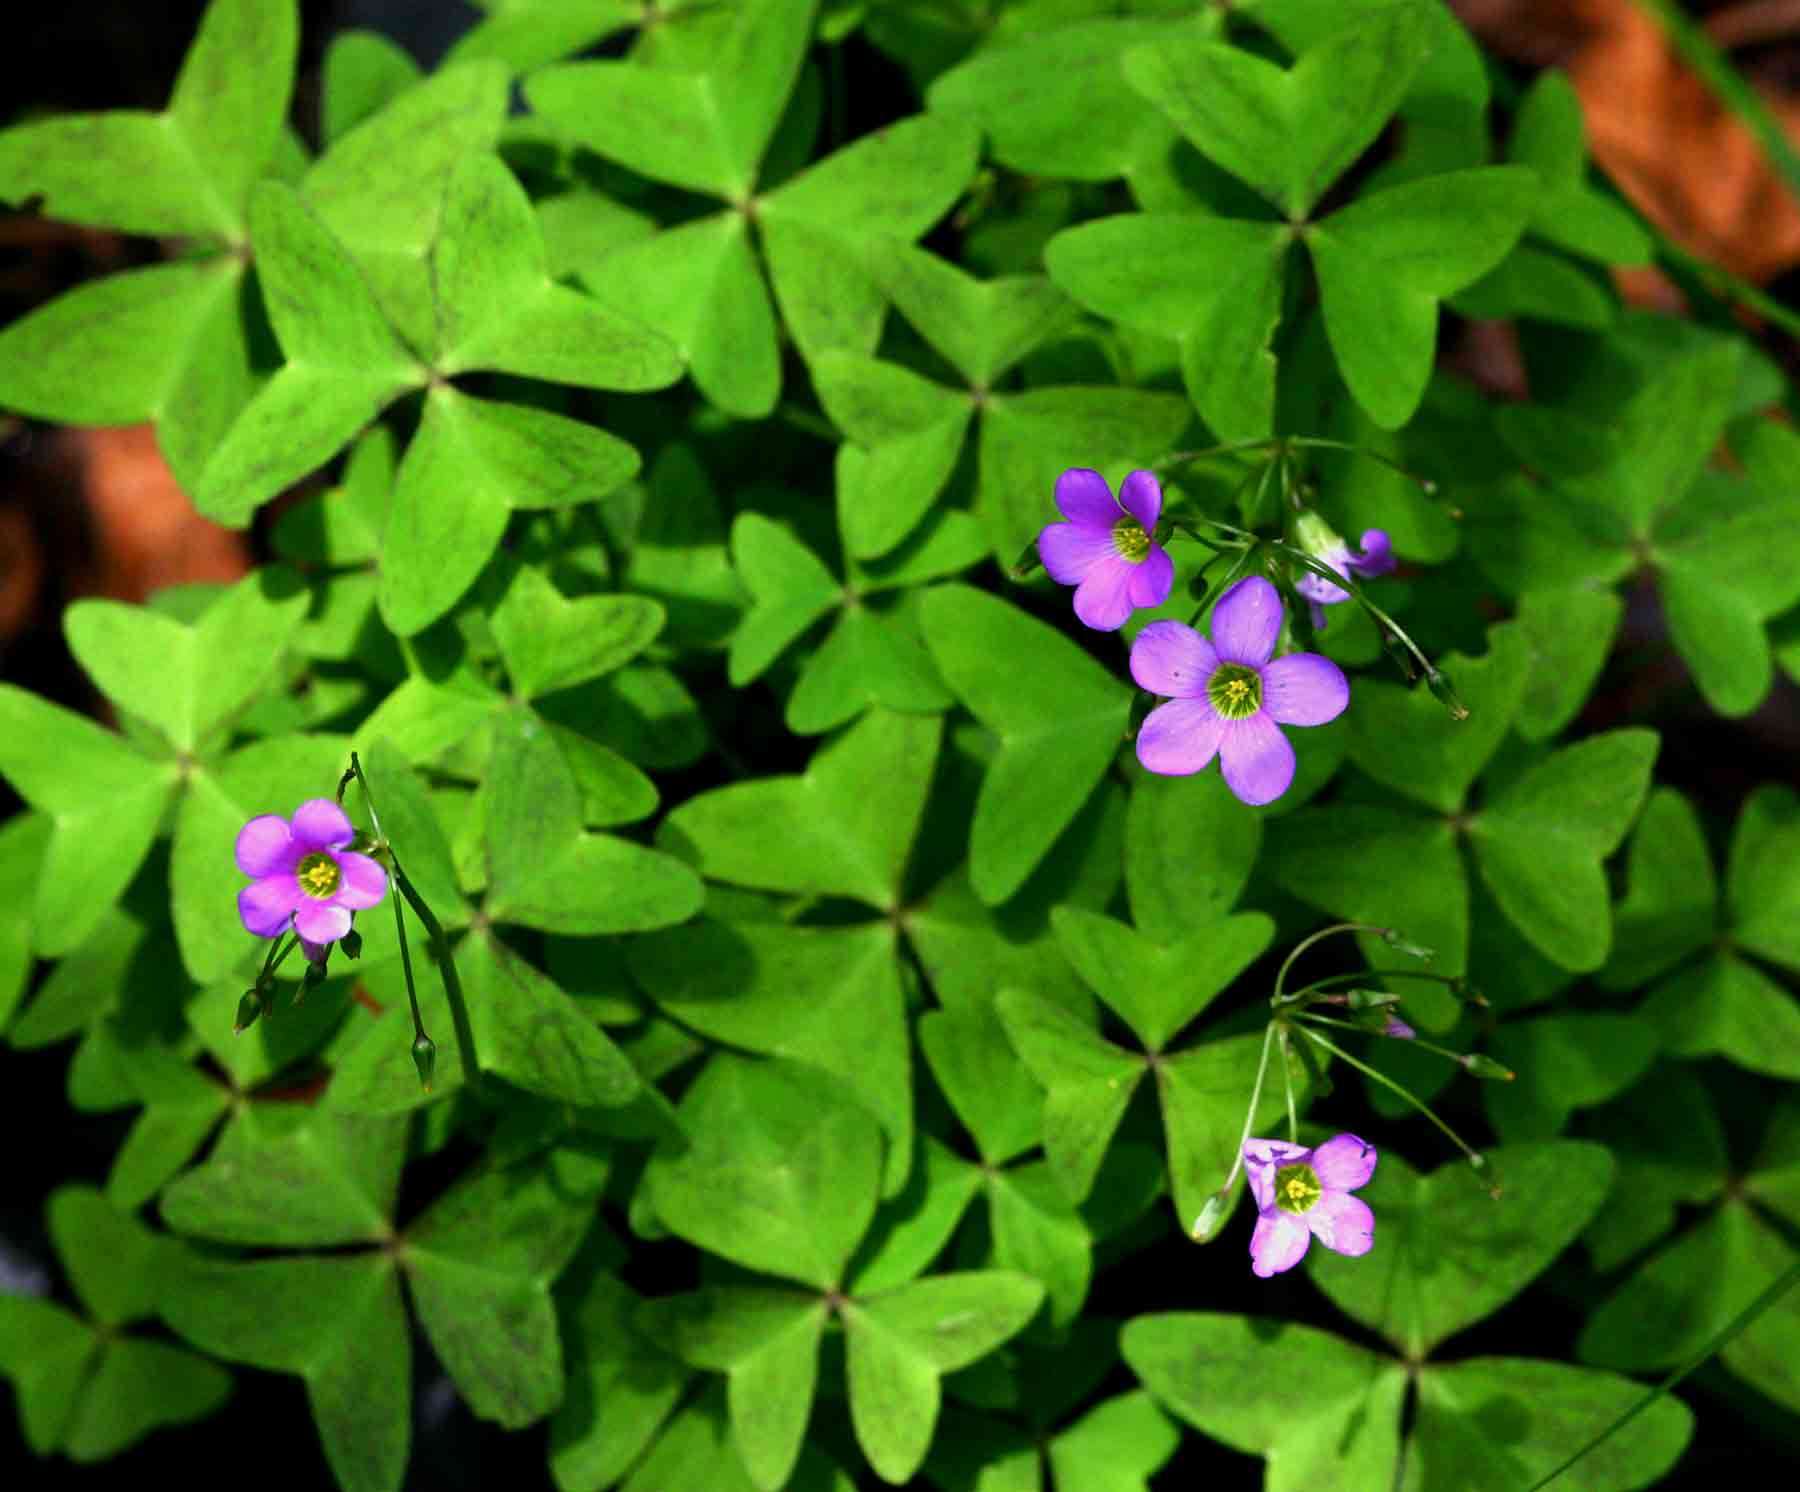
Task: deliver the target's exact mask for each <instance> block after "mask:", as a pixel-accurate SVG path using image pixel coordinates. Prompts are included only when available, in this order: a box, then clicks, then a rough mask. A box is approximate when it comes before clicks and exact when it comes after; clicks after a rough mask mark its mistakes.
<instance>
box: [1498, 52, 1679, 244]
mask: <svg viewBox="0 0 1800 1492" xmlns="http://www.w3.org/2000/svg"><path fill="white" fill-rule="evenodd" d="M1507 159H1508V160H1510V161H1513V162H1514V163H1516V164H1518V165H1521V166H1529V167H1531V169H1532V170H1534V171H1535V172H1537V174H1538V180H1539V181H1540V182H1541V183H1542V186H1541V188H1540V192H1539V197H1538V201H1537V205H1536V207H1535V208H1534V209H1533V211H1532V215H1531V227H1530V231H1531V232H1532V233H1533V234H1534V235H1536V236H1537V237H1539V238H1542V239H1545V240H1546V241H1548V242H1550V243H1553V244H1555V245H1556V246H1557V247H1558V248H1562V249H1567V250H1568V251H1569V252H1570V253H1571V254H1580V255H1582V256H1584V257H1585V258H1589V259H1598V260H1600V261H1601V262H1602V263H1605V264H1647V263H1648V262H1649V260H1650V249H1651V240H1650V235H1649V234H1648V233H1646V232H1645V231H1644V229H1643V228H1642V227H1641V226H1639V224H1638V221H1637V219H1636V218H1635V217H1634V216H1633V215H1632V214H1631V212H1630V211H1629V210H1628V209H1627V208H1626V207H1625V206H1624V205H1623V204H1622V203H1619V202H1616V201H1614V200H1613V199H1612V198H1611V197H1608V196H1605V195H1603V194H1602V193H1600V192H1597V191H1594V190H1592V189H1591V188H1590V187H1589V186H1588V185H1587V182H1586V164H1587V141H1586V138H1585V133H1584V131H1583V128H1582V122H1581V101H1580V99H1579V98H1578V97H1577V96H1576V93H1575V88H1574V85H1572V84H1571V83H1570V82H1569V80H1568V78H1567V77H1566V76H1565V75H1564V74H1563V73H1560V72H1556V71H1553V70H1546V71H1545V72H1543V73H1541V74H1539V76H1538V79H1537V81H1536V82H1535V83H1534V84H1533V85H1532V86H1531V88H1530V89H1529V90H1528V91H1527V93H1526V94H1525V97H1524V98H1523V99H1521V100H1520V102H1519V109H1518V112H1517V113H1516V114H1515V115H1514V116H1513V132H1512V139H1511V140H1510V141H1509V142H1508V145H1507Z"/></svg>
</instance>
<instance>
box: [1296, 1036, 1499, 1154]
mask: <svg viewBox="0 0 1800 1492" xmlns="http://www.w3.org/2000/svg"><path fill="white" fill-rule="evenodd" d="M1300 1031H1301V1034H1302V1035H1303V1036H1305V1037H1306V1039H1307V1040H1308V1041H1310V1042H1312V1043H1313V1044H1314V1045H1316V1046H1320V1047H1323V1048H1324V1049H1325V1050H1326V1051H1328V1052H1330V1053H1331V1055H1332V1056H1334V1057H1336V1058H1337V1059H1338V1060H1339V1061H1341V1062H1345V1063H1348V1064H1349V1065H1350V1066H1351V1067H1354V1068H1355V1069H1356V1070H1357V1071H1358V1072H1360V1073H1361V1074H1362V1075H1363V1076H1364V1077H1366V1078H1368V1079H1369V1080H1370V1081H1371V1082H1375V1083H1379V1084H1381V1086H1382V1087H1384V1088H1386V1089H1387V1090H1388V1091H1389V1092H1390V1093H1394V1094H1397V1095H1398V1096H1399V1097H1401V1098H1403V1099H1405V1100H1406V1101H1407V1102H1408V1103H1409V1104H1411V1105H1412V1106H1413V1107H1414V1108H1415V1109H1417V1110H1418V1111H1419V1112H1420V1113H1421V1114H1423V1115H1424V1116H1425V1117H1426V1118H1427V1119H1429V1120H1430V1121H1431V1122H1432V1123H1433V1124H1435V1125H1436V1126H1437V1127H1438V1128H1439V1129H1441V1130H1442V1131H1443V1132H1444V1133H1445V1135H1447V1136H1448V1137H1449V1139H1450V1142H1451V1143H1452V1144H1453V1145H1455V1146H1456V1148H1457V1149H1458V1150H1460V1151H1462V1153H1463V1154H1464V1155H1466V1156H1468V1157H1469V1160H1470V1161H1471V1162H1472V1163H1473V1164H1475V1165H1477V1166H1484V1165H1486V1164H1487V1162H1486V1161H1485V1160H1484V1159H1483V1158H1482V1156H1481V1153H1480V1152H1479V1151H1477V1150H1474V1149H1472V1148H1471V1147H1470V1146H1469V1145H1468V1144H1466V1143H1465V1142H1464V1140H1463V1137H1462V1136H1461V1135H1459V1134H1458V1133H1457V1132H1456V1131H1455V1130H1453V1129H1452V1128H1451V1127H1450V1126H1449V1125H1448V1124H1446V1123H1444V1121H1443V1120H1442V1119H1440V1118H1438V1116H1437V1115H1436V1114H1434V1113H1432V1112H1431V1110H1430V1109H1429V1108H1427V1107H1426V1106H1425V1105H1424V1104H1422V1103H1420V1102H1419V1100H1418V1099H1417V1098H1415V1097H1413V1095H1412V1093H1411V1092H1410V1091H1408V1090H1407V1089H1405V1088H1402V1087H1401V1086H1400V1085H1399V1084H1398V1083H1396V1082H1395V1081H1394V1080H1393V1079H1392V1078H1390V1077H1389V1076H1388V1075H1387V1074H1386V1073H1385V1072H1377V1071H1376V1070H1375V1069H1374V1068H1373V1067H1371V1066H1369V1064H1368V1063H1367V1062H1360V1061H1358V1060H1357V1059H1356V1058H1355V1057H1352V1056H1351V1055H1350V1054H1349V1053H1348V1052H1347V1051H1345V1050H1344V1049H1343V1048H1342V1047H1341V1046H1339V1045H1338V1044H1337V1043H1336V1042H1335V1041H1330V1040H1327V1039H1326V1038H1325V1037H1323V1036H1321V1035H1320V1034H1319V1033H1318V1032H1317V1031H1314V1030H1310V1029H1309V1028H1307V1027H1305V1026H1302V1027H1301V1028H1300Z"/></svg>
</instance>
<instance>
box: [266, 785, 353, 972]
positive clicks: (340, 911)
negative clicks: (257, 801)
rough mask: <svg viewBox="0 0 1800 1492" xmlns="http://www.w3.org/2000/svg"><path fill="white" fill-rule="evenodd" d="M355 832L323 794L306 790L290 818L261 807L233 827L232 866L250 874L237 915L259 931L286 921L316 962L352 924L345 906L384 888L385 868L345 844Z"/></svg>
mask: <svg viewBox="0 0 1800 1492" xmlns="http://www.w3.org/2000/svg"><path fill="white" fill-rule="evenodd" d="M355 838H356V830H355V829H354V828H352V827H351V824H350V820H349V818H348V816H346V814H345V813H344V810H343V809H341V808H339V807H338V805H337V804H336V803H334V802H332V801H331V799H329V798H308V799H307V800H306V802H304V803H302V804H301V805H300V806H299V807H298V808H296V809H295V810H294V819H293V823H292V824H290V823H289V822H288V821H287V820H286V819H284V818H282V817H281V815H280V814H276V813H264V814H259V815H258V816H257V817H256V818H253V819H251V820H250V822H249V823H247V824H245V825H244V827H243V828H242V829H240V830H238V837H237V863H238V869H239V870H241V871H243V873H244V874H245V875H247V876H250V877H251V878H252V879H251V882H250V884H249V885H248V886H246V887H244V889H243V890H242V891H240V892H238V916H239V917H241V918H243V920H244V926H245V927H246V928H248V929H249V930H250V931H251V932H253V933H255V934H256V936H257V937H259V938H278V937H280V936H281V934H282V933H284V932H286V931H287V930H288V928H289V927H292V928H293V930H294V931H295V932H296V933H298V934H299V935H300V944H301V949H302V951H303V952H304V953H305V954H306V956H307V957H308V958H309V959H311V960H312V961H313V962H314V963H318V962H319V961H320V960H322V959H323V958H324V957H325V945H326V944H327V943H334V942H336V941H337V940H338V939H339V938H341V937H343V936H344V934H345V933H347V932H349V931H350V914H351V913H352V912H360V911H362V910H363V909H364V908H365V907H372V906H374V905H375V904H376V903H377V902H378V901H380V900H381V898H382V897H383V896H385V895H386V894H387V872H386V871H385V870H383V869H382V868H381V866H380V864H379V863H378V862H376V861H375V860H373V859H371V858H370V857H369V856H367V855H359V854H357V853H356V851H354V850H352V849H350V848H349V846H350V844H351V842H352V841H353V840H354V839H355Z"/></svg>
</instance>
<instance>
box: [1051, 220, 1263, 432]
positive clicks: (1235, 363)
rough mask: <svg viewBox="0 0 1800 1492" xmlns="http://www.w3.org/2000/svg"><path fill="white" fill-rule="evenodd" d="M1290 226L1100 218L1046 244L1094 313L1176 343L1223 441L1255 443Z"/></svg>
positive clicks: (1190, 383) (1064, 281) (1061, 281)
mask: <svg viewBox="0 0 1800 1492" xmlns="http://www.w3.org/2000/svg"><path fill="white" fill-rule="evenodd" d="M1292 242H1293V234H1292V231H1291V230H1290V229H1287V228H1285V227H1283V226H1282V225H1281V224H1279V223H1250V222H1238V221H1235V220H1232V219H1229V218H1220V217H1212V216H1209V215H1204V214H1200V213H1192V214H1189V213H1168V214H1156V215H1154V216H1150V215H1146V214H1142V213H1132V214H1129V215H1127V216H1123V217H1115V218H1102V219H1101V220H1100V221H1098V222H1093V223H1084V224H1082V225H1081V226H1079V227H1076V228H1069V229H1066V230H1065V231H1064V232H1062V233H1059V234H1058V235H1057V236H1056V237H1055V238H1054V239H1052V240H1051V241H1050V243H1049V244H1048V245H1047V246H1046V247H1045V250H1044V263H1045V265H1046V267H1047V268H1048V269H1049V271H1050V275H1051V278H1052V279H1054V280H1055V281H1056V283H1057V285H1058V286H1059V287H1061V288H1062V289H1063V290H1065V291H1067V292H1068V294H1070V295H1071V296H1073V297H1074V298H1075V299H1076V300H1078V301H1080V302H1081V304H1082V305H1083V306H1085V307H1087V309H1088V310H1090V311H1095V312H1097V313H1099V314H1100V315H1102V316H1107V317H1111V318H1113V319H1116V320H1118V321H1119V322H1121V323H1123V324H1125V325H1128V326H1133V327H1136V328H1138V329H1139V330H1142V331H1146V332H1151V333H1155V334H1157V335H1161V336H1174V337H1176V338H1177V339H1178V340H1179V341H1180V344H1181V367H1182V374H1183V377H1184V378H1185V379H1186V382H1187V390H1188V394H1189V396H1190V397H1191V398H1192V399H1193V401H1194V403H1195V405H1196V406H1197V407H1198V408H1199V410H1200V413H1201V415H1202V416H1203V417H1204V418H1205V420H1206V423H1207V425H1208V426H1209V427H1210V428H1211V429H1212V431H1213V432H1214V434H1216V435H1217V436H1218V437H1219V439H1220V440H1226V441H1233V440H1259V439H1262V438H1263V437H1264V436H1267V435H1268V434H1270V432H1271V430H1272V429H1273V424H1274V417H1275V356H1274V354H1273V353H1272V352H1271V351H1270V341H1271V339H1272V338H1273V337H1274V335H1275V328H1276V325H1277V324H1278V322H1279V321H1280V319H1281V297H1282V283H1283V276H1284V271H1285V266H1286V262H1287V251H1288V248H1289V246H1290V244H1291V243H1292Z"/></svg>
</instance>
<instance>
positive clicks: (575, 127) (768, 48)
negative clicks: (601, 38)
mask: <svg viewBox="0 0 1800 1492" xmlns="http://www.w3.org/2000/svg"><path fill="white" fill-rule="evenodd" d="M812 9H813V8H812V6H811V4H809V3H803V4H793V3H790V0H752V3H750V4H746V5H745V6H743V7H742V8H741V9H739V10H738V12H737V13H736V15H735V16H733V17H732V21H731V30H730V32H729V33H728V35H727V37H726V39H725V41H724V44H723V45H722V47H721V48H720V51H719V54H718V55H717V57H716V58H715V60H714V65H713V67H712V68H711V69H710V70H709V71H707V72H705V73H692V72H675V71H667V70H663V69H656V68H649V67H645V66H643V65H642V64H641V63H638V62H572V63H567V64H565V65H563V66H560V67H549V68H545V69H544V70H543V71H542V72H539V73H537V74H535V75H534V76H533V77H532V79H531V82H530V84H529V86H528V87H527V89H526V96H527V98H529V100H530V101H531V107H532V110H533V111H534V112H535V113H537V114H540V115H542V116H543V117H544V118H546V119H548V120H549V121H550V122H551V123H552V124H554V125H556V126H557V128H558V129H560V130H562V131H563V133H565V134H566V135H568V136H569V137H570V138H571V139H574V140H576V141H578V142H579V143H580V144H583V145H585V146H587V147H588V148H589V149H590V150H596V151H598V152H599V153H600V154H601V155H604V156H607V157H608V158H610V159H612V160H616V161H618V162H619V163H620V164H622V165H625V166H629V167H630V168H631V169H632V170H634V171H636V172H638V173H639V174H640V175H643V176H648V177H650V178H651V179H652V180H653V181H666V182H668V183H670V184H671V185H673V186H682V187H687V188H689V189H690V190H692V191H697V192H707V193H710V194H712V195H714V196H719V197H724V198H726V199H727V200H730V201H742V200H743V199H744V198H746V197H748V196H749V195H750V193H751V191H752V189H753V188H754V186H755V183H756V173H757V167H758V165H759V164H760V162H761V160H762V156H763V151H764V150H765V149H766V148H767V146H768V143H769V139H770V137H771V136H772V135H773V134H774V132H775V126H776V124H777V122H778V121H779V120H780V118H781V111H782V108H783V106H784V105H785V104H786V102H787V99H788V94H789V92H790V91H791V90H792V88H793V85H794V79H795V77H796V76H797V75H798V73H799V70H800V63H801V60H802V58H803V57H804V55H805V52H806V45H807V42H808V40H809V38H810V37H811V35H812Z"/></svg>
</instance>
